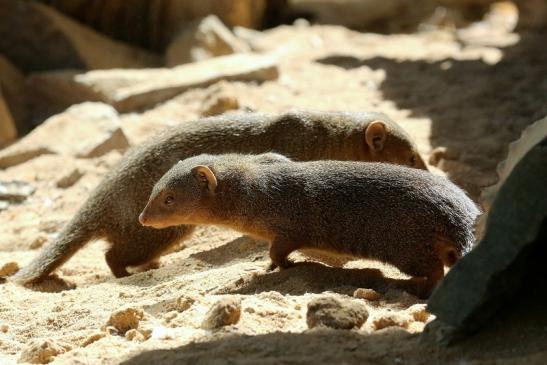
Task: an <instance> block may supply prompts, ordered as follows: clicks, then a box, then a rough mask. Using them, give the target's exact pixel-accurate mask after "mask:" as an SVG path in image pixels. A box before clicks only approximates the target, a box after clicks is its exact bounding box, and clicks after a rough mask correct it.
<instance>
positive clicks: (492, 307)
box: [424, 119, 547, 344]
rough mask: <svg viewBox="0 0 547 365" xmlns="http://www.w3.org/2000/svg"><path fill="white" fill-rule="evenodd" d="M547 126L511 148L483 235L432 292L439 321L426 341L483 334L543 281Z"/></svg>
mask: <svg viewBox="0 0 547 365" xmlns="http://www.w3.org/2000/svg"><path fill="white" fill-rule="evenodd" d="M546 121H547V120H546V119H543V120H542V121H539V122H537V123H535V124H534V125H532V126H530V127H528V129H527V130H526V131H525V132H524V133H523V135H522V137H521V138H520V139H519V140H518V141H517V142H516V143H514V144H512V145H511V148H510V152H509V155H508V158H507V160H506V162H505V163H504V164H503V165H502V168H501V169H502V171H501V172H500V178H501V179H500V183H499V184H498V186H496V187H495V188H493V189H491V191H490V193H492V191H494V193H495V197H494V198H493V203H492V205H491V209H490V211H489V212H488V216H487V218H486V219H485V229H484V236H483V238H482V239H481V240H480V242H479V243H478V245H477V247H476V248H475V249H474V250H473V251H471V252H470V253H469V254H468V255H467V256H465V257H464V258H463V259H461V260H460V261H459V262H458V263H457V264H456V265H455V266H454V267H453V268H452V269H451V270H450V272H449V273H448V274H447V276H446V277H445V279H444V280H443V281H442V282H441V284H440V285H439V287H438V288H437V289H436V290H435V291H434V292H433V294H432V296H431V298H430V300H429V302H428V311H429V312H431V313H432V314H434V315H435V316H436V317H437V319H436V320H435V321H434V322H432V323H430V324H429V325H428V327H427V328H426V331H425V333H424V337H425V338H427V339H432V340H435V341H437V342H441V343H445V344H448V343H451V342H453V341H455V340H457V339H458V338H460V337H461V336H463V335H465V334H468V333H471V332H474V331H477V330H479V329H480V328H481V327H482V326H484V325H485V324H487V323H488V321H490V320H491V319H492V318H493V316H494V315H495V314H496V313H497V312H498V311H499V310H500V308H501V307H502V305H503V304H504V303H506V302H507V301H508V300H509V299H511V298H512V297H514V296H515V294H516V293H517V292H518V291H519V290H520V289H521V288H523V287H524V286H525V285H527V281H528V280H529V278H530V277H544V274H545V273H541V274H540V275H539V276H538V274H535V275H531V274H530V273H531V272H532V270H538V268H544V266H545V265H544V262H545V253H546V252H547V250H546V247H545V244H546V243H545V242H546V238H547V237H546V236H547V195H546V194H545V187H546V186H547V169H545V166H547V133H543V134H542V135H541V134H540V133H539V131H541V130H543V128H542V126H544V124H543V123H545V122H546ZM543 132H545V130H543ZM543 270H544V271H545V269H543ZM526 278H528V279H526Z"/></svg>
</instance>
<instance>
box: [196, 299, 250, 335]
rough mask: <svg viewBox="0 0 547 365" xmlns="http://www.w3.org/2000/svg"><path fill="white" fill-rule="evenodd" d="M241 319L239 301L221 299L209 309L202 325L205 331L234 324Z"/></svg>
mask: <svg viewBox="0 0 547 365" xmlns="http://www.w3.org/2000/svg"><path fill="white" fill-rule="evenodd" d="M240 317H241V299H239V298H235V297H234V298H223V299H221V300H219V301H218V302H217V303H216V304H215V305H213V306H212V307H211V309H209V312H207V314H206V316H205V320H204V321H203V323H202V327H203V328H206V329H216V328H221V327H223V326H230V325H233V324H236V323H237V322H238V321H239V318H240Z"/></svg>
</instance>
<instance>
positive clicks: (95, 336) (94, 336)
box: [81, 332, 106, 347]
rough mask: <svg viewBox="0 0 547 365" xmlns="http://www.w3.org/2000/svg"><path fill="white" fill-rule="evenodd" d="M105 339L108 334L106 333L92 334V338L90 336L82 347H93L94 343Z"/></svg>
mask: <svg viewBox="0 0 547 365" xmlns="http://www.w3.org/2000/svg"><path fill="white" fill-rule="evenodd" d="M104 337H106V333H104V332H97V333H94V334H92V335H91V336H89V337H88V338H86V339H85V340H84V341H83V342H82V344H81V346H82V347H86V346H89V345H91V344H92V343H94V342H97V341H99V340H100V339H101V338H104Z"/></svg>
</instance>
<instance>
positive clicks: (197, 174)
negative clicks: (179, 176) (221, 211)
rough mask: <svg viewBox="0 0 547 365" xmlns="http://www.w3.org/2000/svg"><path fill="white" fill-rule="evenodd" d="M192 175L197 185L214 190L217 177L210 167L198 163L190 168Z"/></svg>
mask: <svg viewBox="0 0 547 365" xmlns="http://www.w3.org/2000/svg"><path fill="white" fill-rule="evenodd" d="M192 175H194V178H195V179H196V181H197V182H198V185H199V186H200V187H201V188H202V189H204V190H208V191H210V192H212V193H213V192H214V191H215V189H216V188H217V178H216V176H215V174H214V173H213V171H211V169H210V168H208V167H207V166H203V165H198V166H196V167H194V168H193V169H192Z"/></svg>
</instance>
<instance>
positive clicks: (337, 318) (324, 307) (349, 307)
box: [306, 297, 368, 330]
mask: <svg viewBox="0 0 547 365" xmlns="http://www.w3.org/2000/svg"><path fill="white" fill-rule="evenodd" d="M367 318H368V311H367V310H366V308H365V306H364V305H362V304H360V303H358V302H356V301H352V300H345V301H341V300H338V299H336V298H332V297H324V298H318V299H314V300H312V301H311V302H309V303H308V312H307V315H306V322H307V324H308V327H309V328H314V327H317V326H324V327H330V328H335V329H346V330H349V329H352V328H361V326H362V325H363V323H365V322H366V321H367Z"/></svg>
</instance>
